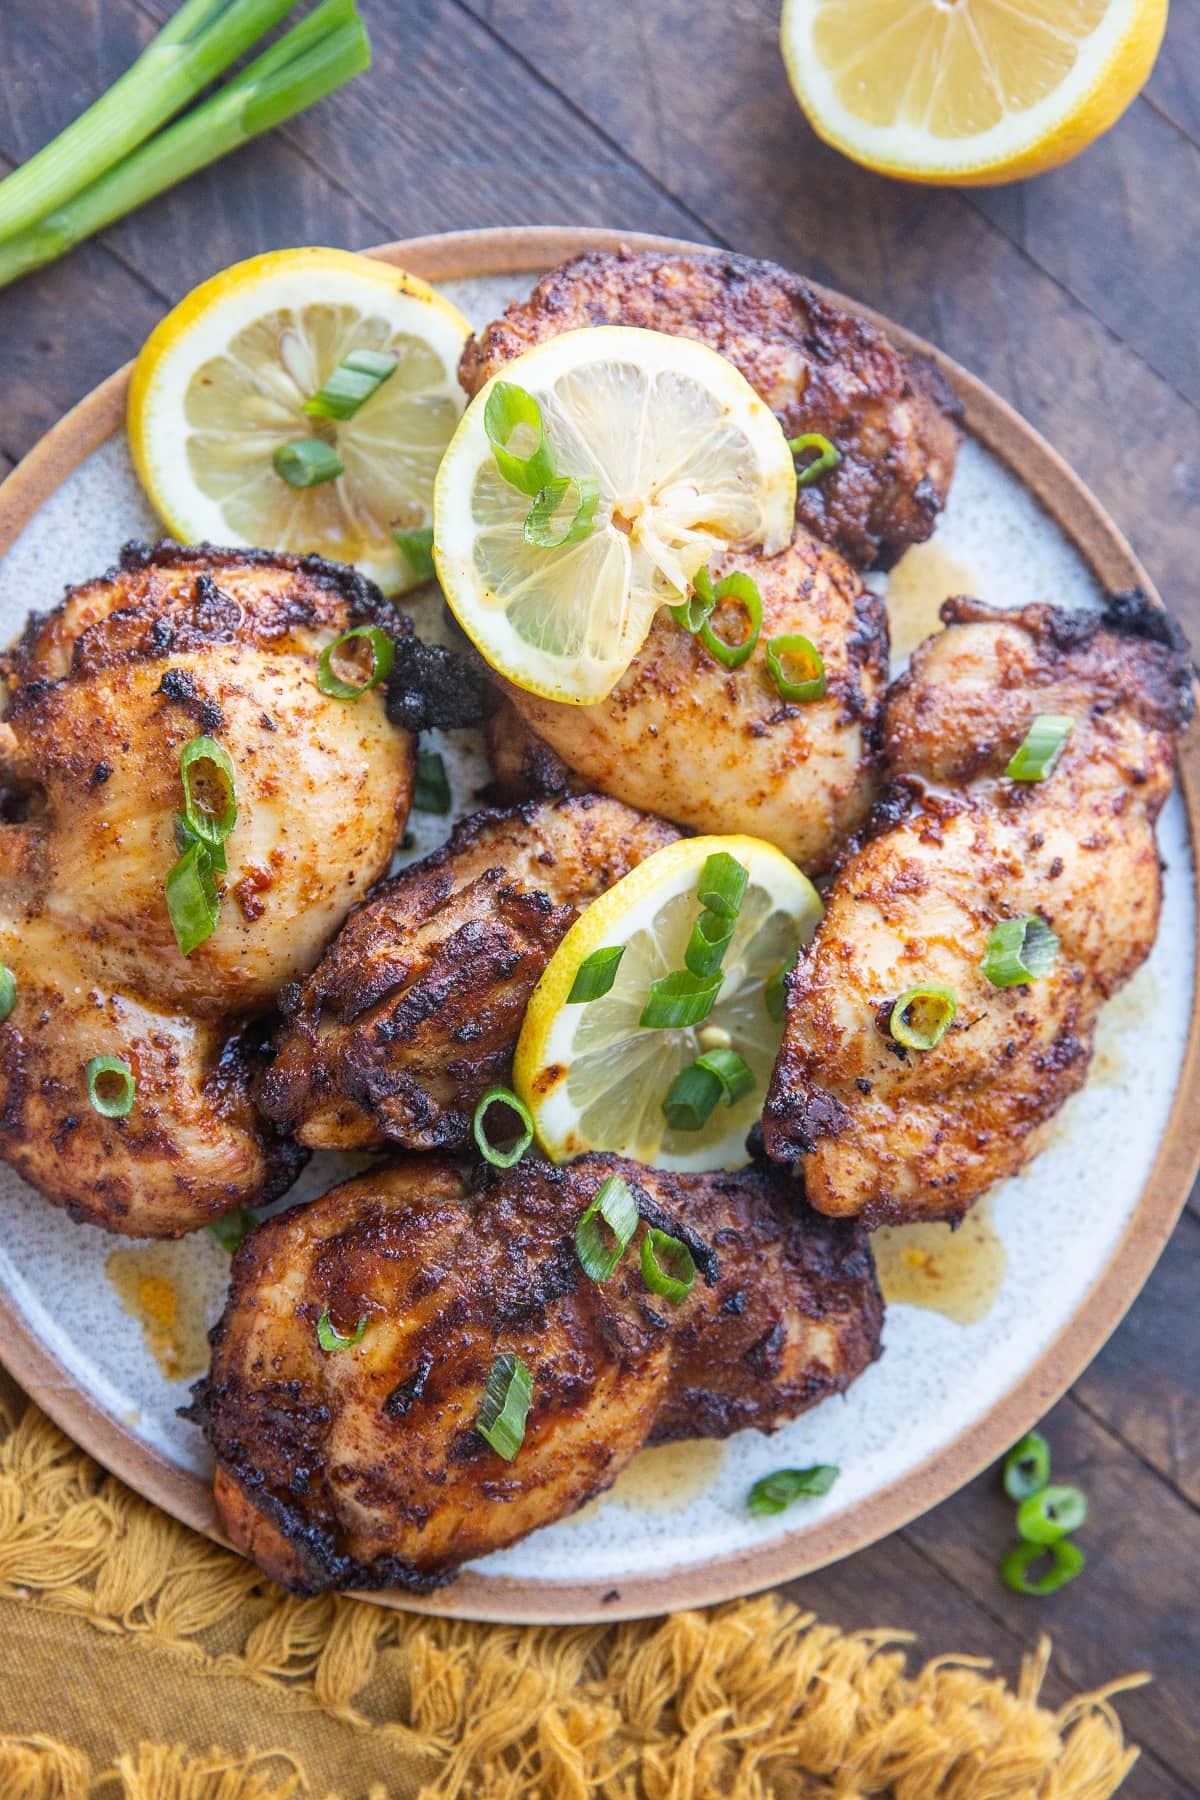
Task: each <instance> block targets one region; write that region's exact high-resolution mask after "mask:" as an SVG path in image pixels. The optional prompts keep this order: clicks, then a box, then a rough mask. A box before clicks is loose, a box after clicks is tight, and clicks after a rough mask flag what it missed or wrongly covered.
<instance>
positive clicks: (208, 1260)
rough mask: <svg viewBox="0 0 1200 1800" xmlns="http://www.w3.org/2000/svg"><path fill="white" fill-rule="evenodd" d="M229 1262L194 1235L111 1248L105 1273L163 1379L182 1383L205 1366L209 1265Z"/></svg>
mask: <svg viewBox="0 0 1200 1800" xmlns="http://www.w3.org/2000/svg"><path fill="white" fill-rule="evenodd" d="M218 1257H219V1258H220V1259H221V1264H222V1266H223V1270H224V1276H225V1279H228V1270H229V1258H228V1256H226V1254H225V1252H224V1251H223V1250H221V1249H219V1248H218V1246H217V1245H216V1244H211V1243H202V1242H200V1241H199V1237H198V1236H196V1237H191V1238H180V1239H179V1240H178V1241H174V1242H168V1243H157V1244H139V1245H137V1246H136V1248H131V1249H128V1250H113V1251H112V1252H111V1253H110V1254H109V1256H108V1257H107V1258H106V1259H105V1263H104V1271H105V1274H106V1275H107V1276H108V1279H109V1281H110V1282H111V1283H112V1286H113V1290H114V1292H115V1293H116V1296H117V1299H118V1300H119V1301H120V1302H121V1306H122V1308H123V1309H124V1311H125V1312H127V1313H128V1314H129V1316H130V1318H133V1319H136V1320H137V1322H138V1324H139V1325H140V1326H141V1328H142V1336H143V1337H144V1339H145V1341H146V1348H147V1350H149V1352H150V1354H151V1356H152V1357H153V1358H154V1360H155V1362H156V1363H157V1364H158V1366H159V1368H160V1369H161V1370H162V1373H163V1374H164V1375H165V1376H166V1378H167V1380H168V1381H187V1380H190V1378H191V1377H192V1376H194V1375H202V1374H203V1373H204V1370H205V1369H206V1368H207V1367H208V1300H209V1297H210V1295H211V1292H212V1287H213V1279H212V1278H213V1263H214V1260H215V1259H216V1258H218Z"/></svg>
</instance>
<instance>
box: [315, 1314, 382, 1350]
mask: <svg viewBox="0 0 1200 1800" xmlns="http://www.w3.org/2000/svg"><path fill="white" fill-rule="evenodd" d="M369 1318H370V1314H369V1313H364V1314H363V1316H362V1318H361V1319H360V1320H359V1321H358V1324H357V1325H356V1326H355V1328H354V1335H353V1337H343V1336H342V1334H341V1332H340V1331H339V1330H338V1329H337V1327H336V1326H335V1325H334V1323H333V1321H332V1319H331V1318H330V1317H329V1308H328V1307H326V1308H325V1311H324V1312H323V1313H322V1314H321V1316H320V1318H319V1319H318V1320H317V1342H318V1344H320V1346H321V1348H322V1350H326V1351H328V1350H352V1349H353V1348H354V1346H355V1344H361V1343H362V1341H363V1333H364V1332H365V1331H366V1329H367V1320H368V1319H369Z"/></svg>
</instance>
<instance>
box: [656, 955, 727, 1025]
mask: <svg viewBox="0 0 1200 1800" xmlns="http://www.w3.org/2000/svg"><path fill="white" fill-rule="evenodd" d="M723 980H724V976H723V975H721V974H720V973H719V972H718V973H717V974H716V975H693V974H692V973H691V971H690V970H689V969H681V970H679V971H678V972H677V973H675V974H672V975H662V976H660V977H659V979H658V980H657V981H652V982H651V983H650V993H649V996H648V997H647V1000H646V1004H645V1006H644V1007H643V1008H642V1016H641V1018H640V1019H639V1020H638V1023H639V1025H643V1026H645V1027H646V1028H647V1029H648V1030H651V1031H668V1030H672V1029H679V1028H682V1027H684V1026H687V1025H702V1024H703V1023H704V1021H705V1019H707V1017H708V1015H709V1013H710V1012H711V1011H712V1009H713V1002H714V1001H715V1000H716V997H717V995H718V994H719V993H720V991H721V983H722V981H723Z"/></svg>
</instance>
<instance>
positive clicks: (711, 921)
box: [683, 909, 735, 975]
mask: <svg viewBox="0 0 1200 1800" xmlns="http://www.w3.org/2000/svg"><path fill="white" fill-rule="evenodd" d="M734 926H735V921H734V920H732V919H720V918H718V917H717V915H716V913H712V912H709V911H708V910H707V909H706V910H705V911H704V912H702V913H701V914H700V917H699V918H698V919H697V920H696V923H695V924H694V925H693V926H692V935H691V937H690V938H689V939H688V943H687V949H686V950H685V951H684V953H683V960H684V962H685V963H686V964H687V966H688V968H689V969H690V970H691V972H692V974H693V975H715V974H716V973H717V972H718V970H719V969H720V967H721V964H722V963H723V962H724V961H725V952H726V950H728V948H729V945H730V943H731V941H732V939H733V933H734Z"/></svg>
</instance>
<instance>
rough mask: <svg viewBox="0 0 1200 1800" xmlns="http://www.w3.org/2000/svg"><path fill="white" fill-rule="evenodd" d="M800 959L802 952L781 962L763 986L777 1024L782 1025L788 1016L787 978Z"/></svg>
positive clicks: (764, 998) (765, 1000) (771, 1015)
mask: <svg viewBox="0 0 1200 1800" xmlns="http://www.w3.org/2000/svg"><path fill="white" fill-rule="evenodd" d="M799 960H800V954H799V952H798V951H797V953H796V955H795V956H793V957H791V958H790V959H789V960H788V961H787V962H785V963H780V965H779V967H778V968H777V969H776V971H775V973H774V974H773V975H771V976H768V978H767V981H766V982H765V984H764V986H763V1000H764V1002H765V1004H766V1008H767V1012H768V1013H769V1015H770V1017H771V1018H772V1019H774V1021H775V1023H776V1024H777V1025H782V1024H783V1021H784V1019H785V1018H786V1017H787V978H788V976H789V975H790V974H791V972H792V970H793V969H794V968H795V966H796V964H797V963H798V962H799Z"/></svg>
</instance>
